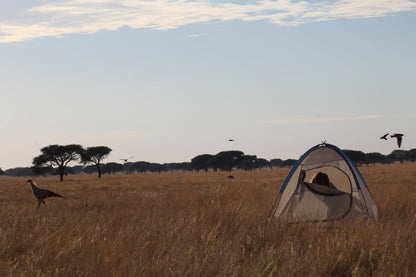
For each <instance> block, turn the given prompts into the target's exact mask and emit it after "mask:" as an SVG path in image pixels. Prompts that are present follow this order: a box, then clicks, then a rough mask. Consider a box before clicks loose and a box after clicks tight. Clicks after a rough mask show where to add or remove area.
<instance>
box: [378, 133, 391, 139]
mask: <svg viewBox="0 0 416 277" xmlns="http://www.w3.org/2000/svg"><path fill="white" fill-rule="evenodd" d="M388 135H389V133H387V134H385V135H384V136H382V137H381V138H380V139H384V140H387V136H388Z"/></svg>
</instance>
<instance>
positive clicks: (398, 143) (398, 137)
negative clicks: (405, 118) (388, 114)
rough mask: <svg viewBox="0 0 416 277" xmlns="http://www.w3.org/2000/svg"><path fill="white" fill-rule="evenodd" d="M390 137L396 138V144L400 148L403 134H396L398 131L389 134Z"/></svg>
mask: <svg viewBox="0 0 416 277" xmlns="http://www.w3.org/2000/svg"><path fill="white" fill-rule="evenodd" d="M390 137H391V138H396V139H397V145H398V146H399V148H400V145H402V137H403V134H398V133H396V134H393V135H390Z"/></svg>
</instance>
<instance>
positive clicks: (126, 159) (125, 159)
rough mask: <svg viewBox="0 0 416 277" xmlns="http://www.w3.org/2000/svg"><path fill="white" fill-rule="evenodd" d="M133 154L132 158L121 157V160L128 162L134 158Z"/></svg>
mask: <svg viewBox="0 0 416 277" xmlns="http://www.w3.org/2000/svg"><path fill="white" fill-rule="evenodd" d="M132 158H133V156H131V157H130V158H121V159H120V160H122V161H124V162H125V163H127V161H128V160H130V159H132Z"/></svg>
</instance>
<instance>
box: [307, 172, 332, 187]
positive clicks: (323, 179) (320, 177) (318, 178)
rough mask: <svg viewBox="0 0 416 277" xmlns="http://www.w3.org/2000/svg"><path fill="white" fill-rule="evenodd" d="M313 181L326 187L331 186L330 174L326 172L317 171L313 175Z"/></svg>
mask: <svg viewBox="0 0 416 277" xmlns="http://www.w3.org/2000/svg"><path fill="white" fill-rule="evenodd" d="M311 183H314V184H318V185H322V186H326V187H330V183H329V178H328V175H326V174H325V173H322V172H318V173H316V174H315V175H314V176H313V177H312V179H311Z"/></svg>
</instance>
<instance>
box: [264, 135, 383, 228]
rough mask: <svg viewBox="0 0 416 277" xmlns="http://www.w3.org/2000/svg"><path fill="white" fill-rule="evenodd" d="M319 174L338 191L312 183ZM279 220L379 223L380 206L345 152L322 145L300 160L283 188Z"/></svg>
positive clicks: (307, 152)
mask: <svg viewBox="0 0 416 277" xmlns="http://www.w3.org/2000/svg"><path fill="white" fill-rule="evenodd" d="M317 172H323V173H325V174H327V175H328V176H329V179H330V181H331V183H332V184H333V185H334V187H335V188H329V187H324V186H322V185H318V184H312V183H309V181H310V178H311V177H312V176H313V175H314V174H315V173H317ZM280 193H281V195H280V200H279V202H278V205H277V207H276V209H275V210H274V212H273V214H272V215H273V217H274V218H276V219H285V220H291V221H331V220H340V219H346V220H351V221H355V220H357V219H359V218H370V219H374V220H377V207H376V205H375V203H374V201H373V199H372V197H371V195H370V192H369V191H368V188H367V184H366V183H365V181H364V179H363V177H362V176H361V174H360V172H359V171H358V169H357V167H356V166H355V165H354V164H353V163H352V161H351V160H350V159H349V158H348V156H347V155H345V153H344V152H342V150H340V149H339V148H338V147H336V146H334V145H331V144H324V143H323V144H319V145H316V146H314V147H312V148H311V149H309V150H308V151H306V153H305V154H304V155H302V156H301V158H300V159H299V160H298V161H297V163H296V164H295V165H294V167H293V168H292V170H291V171H290V173H289V175H288V176H287V178H286V180H285V182H284V183H283V185H282V187H281V189H280Z"/></svg>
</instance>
